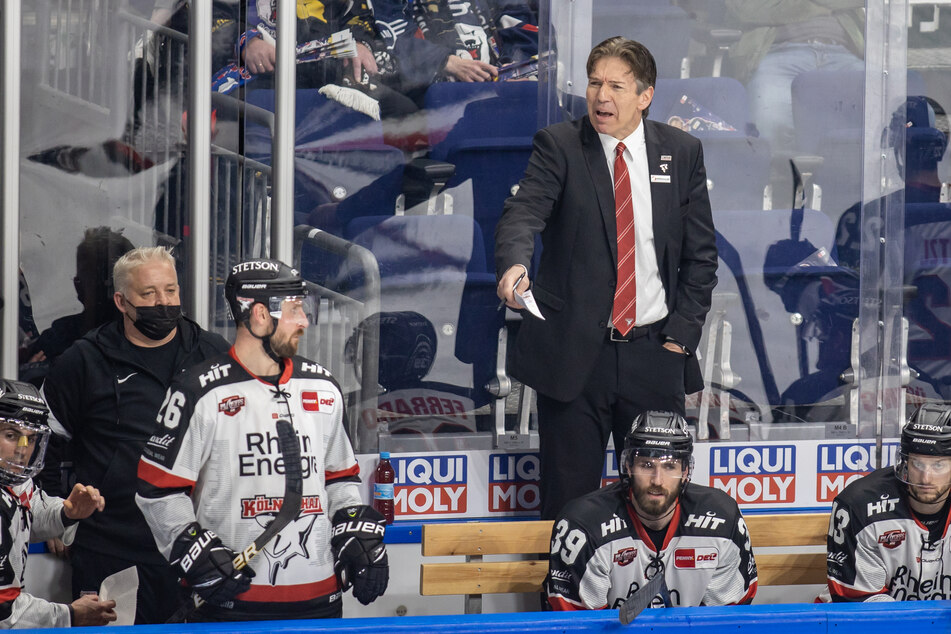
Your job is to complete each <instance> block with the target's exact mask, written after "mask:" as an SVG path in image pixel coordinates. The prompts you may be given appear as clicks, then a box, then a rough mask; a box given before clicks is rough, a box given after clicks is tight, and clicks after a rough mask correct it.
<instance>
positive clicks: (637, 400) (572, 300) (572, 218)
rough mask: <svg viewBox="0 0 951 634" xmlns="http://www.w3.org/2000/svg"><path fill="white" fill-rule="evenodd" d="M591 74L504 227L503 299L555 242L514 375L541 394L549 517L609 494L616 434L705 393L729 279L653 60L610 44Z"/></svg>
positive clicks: (532, 164) (690, 149) (541, 268)
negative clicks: (653, 106) (716, 300)
mask: <svg viewBox="0 0 951 634" xmlns="http://www.w3.org/2000/svg"><path fill="white" fill-rule="evenodd" d="M587 72H588V87H587V91H586V98H587V104H588V114H587V116H585V117H582V118H581V119H579V120H577V121H572V122H565V123H559V124H556V125H553V126H551V127H548V128H545V129H543V130H541V131H539V132H538V134H536V135H535V139H534V148H533V151H532V157H531V159H530V160H529V164H528V168H527V169H526V171H525V176H524V177H523V178H522V180H521V182H520V184H519V188H518V192H517V193H516V194H515V195H514V196H512V197H511V198H509V199H508V200H507V201H506V203H505V211H504V213H503V215H502V218H501V220H500V221H499V223H498V226H497V228H496V233H495V237H496V247H495V253H496V256H495V259H496V263H495V264H496V271H497V274H498V276H499V284H498V295H499V297H500V298H502V299H504V300H505V302H506V304H507V305H508V306H509V307H512V308H517V307H518V304H517V303H516V301H515V297H514V294H513V289H514V288H515V285H516V284H518V290H519V292H524V291H526V290H528V288H529V287H530V283H529V279H528V276H527V275H524V277H522V279H521V280H520V281H517V280H519V278H520V276H522V275H523V274H524V273H527V271H528V267H529V265H530V263H531V261H532V254H533V249H534V239H535V235H536V234H537V233H540V234H541V239H542V245H543V251H542V254H541V259H540V262H539V265H538V269H537V271H536V273H535V276H536V277H535V280H534V283H533V284H531V289H532V292H533V294H534V297H535V299H536V300H537V302H538V305H539V308H540V309H541V312H542V314H543V315H544V317H545V320H544V321H542V320H539V319H536V318H535V317H532V316H530V315H527V314H526V316H525V320H524V321H523V322H522V324H521V328H520V332H519V335H518V340H517V343H516V348H515V355H514V359H513V365H512V368H511V369H512V375H513V376H515V377H516V378H518V379H519V380H521V381H522V382H523V383H525V384H526V385H529V386H531V387H533V388H534V389H535V390H536V391H537V392H538V419H539V437H540V459H541V506H542V511H541V512H542V517H543V518H546V519H552V518H554V517H555V516H556V514H557V513H558V511H560V510H561V507H562V506H563V505H564V504H565V503H566V502H567V501H568V500H571V499H573V498H575V497H578V496H580V495H583V494H585V493H588V492H590V491H593V490H594V489H596V488H598V486H599V485H600V476H601V467H602V465H603V463H604V449H605V447H606V445H607V441H608V436H609V435H613V437H614V446H615V447H623V446H624V436H625V434H626V433H627V431H628V429H629V427H630V425H631V421H632V420H634V418H635V417H636V416H637V414H639V413H641V412H643V411H646V410H653V409H656V410H666V411H674V412H677V413H679V414H684V409H685V408H684V394H685V393H691V392H694V391H697V390H699V389H700V388H702V387H703V381H702V378H701V376H700V365H699V363H698V360H697V357H696V354H695V351H696V349H697V345H698V344H699V342H700V335H701V329H702V327H703V322H704V318H705V317H706V314H707V311H708V310H709V309H710V297H711V294H712V291H713V287H714V286H715V285H716V269H717V249H716V239H715V235H714V229H713V219H712V216H711V212H710V202H709V198H708V196H707V185H706V171H705V169H704V165H703V152H702V149H701V147H700V142H699V141H698V140H697V139H695V138H693V137H691V136H690V135H688V134H686V133H685V132H682V131H680V130H677V129H674V128H672V127H670V126H668V125H664V124H661V123H657V122H654V121H647V120H646V119H645V117H646V115H647V112H648V107H649V106H650V102H651V99H652V98H653V95H654V82H655V79H656V75H657V71H656V66H655V63H654V58H653V56H652V55H651V53H650V51H648V50H647V49H646V48H645V47H644V46H643V45H641V44H639V43H637V42H634V41H632V40H627V39H625V38H621V37H615V38H611V39H608V40H605V41H604V42H602V43H601V44H598V45H597V46H596V47H595V48H594V49H593V50H592V51H591V53H590V54H589V56H588V62H587ZM615 192H618V194H619V195H617V196H615ZM616 199H617V200H616ZM618 227H621V230H620V231H619V230H618ZM619 252H620V256H619ZM619 262H620V265H619V264H618V263H619Z"/></svg>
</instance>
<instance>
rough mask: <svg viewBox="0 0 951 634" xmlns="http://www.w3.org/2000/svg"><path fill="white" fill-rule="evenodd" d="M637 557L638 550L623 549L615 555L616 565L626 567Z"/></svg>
mask: <svg viewBox="0 0 951 634" xmlns="http://www.w3.org/2000/svg"><path fill="white" fill-rule="evenodd" d="M635 557H637V549H636V548H622V549H621V550H619V551H617V552H616V553H614V563H616V564H617V565H619V566H626V565H628V564H629V563H631V562H632V561H634V558H635Z"/></svg>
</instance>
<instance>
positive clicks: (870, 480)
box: [835, 467, 909, 525]
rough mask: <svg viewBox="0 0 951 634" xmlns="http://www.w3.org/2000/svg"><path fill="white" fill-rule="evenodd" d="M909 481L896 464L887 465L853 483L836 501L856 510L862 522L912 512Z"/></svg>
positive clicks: (854, 511) (841, 505) (841, 506)
mask: <svg viewBox="0 0 951 634" xmlns="http://www.w3.org/2000/svg"><path fill="white" fill-rule="evenodd" d="M906 497H907V496H906V495H905V484H903V483H902V482H901V481H900V480H899V479H898V477H897V476H896V475H895V470H894V469H893V468H892V467H883V468H881V469H876V470H875V471H873V472H871V473H869V474H868V475H866V476H863V477H861V478H859V479H857V480H854V481H852V482H851V483H849V484H848V485H847V486H846V487H845V489H843V490H842V492H841V493H839V495H837V496H836V497H835V504H837V505H838V506H839V507H840V508H847V509H849V510H850V511H851V512H852V515H853V516H854V517H855V520H856V521H857V522H859V523H861V524H863V525H864V524H871V523H872V522H878V521H881V520H887V519H895V518H898V519H901V518H905V517H908V516H909V511H908V508H907V502H906Z"/></svg>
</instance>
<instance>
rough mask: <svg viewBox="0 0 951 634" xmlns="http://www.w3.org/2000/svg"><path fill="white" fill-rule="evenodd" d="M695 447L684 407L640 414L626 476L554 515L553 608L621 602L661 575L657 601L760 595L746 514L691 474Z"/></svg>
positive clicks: (627, 447)
mask: <svg viewBox="0 0 951 634" xmlns="http://www.w3.org/2000/svg"><path fill="white" fill-rule="evenodd" d="M692 453H693V439H692V438H691V436H690V432H689V431H688V430H687V427H686V421H684V419H683V418H682V417H681V416H680V415H679V414H675V413H673V412H655V411H651V412H646V413H644V414H641V415H639V416H638V417H637V418H636V419H635V420H634V424H633V425H632V426H631V430H630V432H628V434H627V438H626V440H625V441H624V452H623V453H622V454H621V461H620V471H619V472H620V474H621V480H620V481H619V482H616V483H614V484H611V485H609V486H607V487H604V488H603V489H600V490H598V491H594V492H593V493H589V494H587V495H584V496H582V497H580V498H577V499H575V500H573V501H572V502H570V503H569V504H568V506H566V507H565V508H564V510H563V511H562V512H561V514H559V516H558V518H557V519H556V520H555V524H554V527H553V528H552V534H551V558H550V569H549V573H548V577H547V578H546V579H545V590H546V592H547V594H548V601H549V603H550V604H551V606H552V607H553V608H554V609H556V610H585V609H587V610H598V609H602V608H610V609H614V608H617V607H618V606H620V605H621V604H623V603H624V602H625V601H626V600H628V599H630V598H631V597H632V596H633V595H634V594H635V593H636V592H637V590H638V588H641V587H643V586H644V584H646V583H647V582H648V580H650V579H651V578H653V577H654V575H655V574H660V575H663V577H664V582H663V585H662V586H661V589H660V591H659V592H658V593H657V595H655V596H654V597H653V598H652V600H651V605H652V606H656V607H662V606H663V607H686V606H698V605H731V604H738V603H750V602H751V601H752V600H753V596H754V595H755V594H756V580H757V575H756V562H755V560H754V559H753V551H752V548H751V546H750V538H749V532H748V531H747V528H746V522H744V521H743V516H742V515H741V514H740V509H739V507H738V506H737V504H736V501H735V500H733V498H731V497H730V496H729V495H727V494H726V493H724V492H722V491H719V490H717V489H712V488H710V487H706V486H703V485H700V484H693V483H691V482H690V471H691V469H692V466H693V456H692ZM705 555H706V557H705ZM710 555H712V556H710ZM644 598H645V599H648V598H651V597H644Z"/></svg>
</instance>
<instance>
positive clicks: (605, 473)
mask: <svg viewBox="0 0 951 634" xmlns="http://www.w3.org/2000/svg"><path fill="white" fill-rule="evenodd" d="M618 455H619V454H617V453H616V452H615V451H614V450H613V449H608V450H607V452H605V455H604V467H603V468H602V469H601V486H603V487H606V486H607V485H609V484H613V483H615V482H617V481H618V480H620V479H621V474H619V473H618V469H617V461H616V460H615V457H616V456H618Z"/></svg>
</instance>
